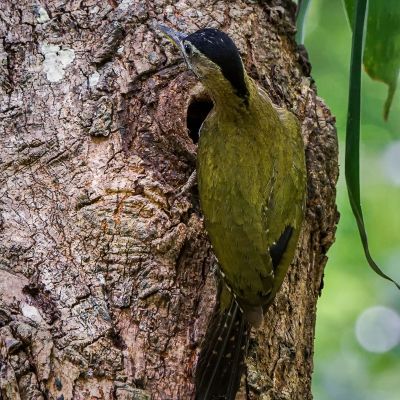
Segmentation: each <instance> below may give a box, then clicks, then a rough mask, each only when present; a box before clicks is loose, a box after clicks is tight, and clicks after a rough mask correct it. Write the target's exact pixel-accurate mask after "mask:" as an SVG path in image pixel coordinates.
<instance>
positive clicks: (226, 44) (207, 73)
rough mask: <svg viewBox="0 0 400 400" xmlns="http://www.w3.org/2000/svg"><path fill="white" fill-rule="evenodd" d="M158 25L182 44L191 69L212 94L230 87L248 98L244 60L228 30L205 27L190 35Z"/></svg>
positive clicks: (180, 48) (244, 97) (167, 34)
mask: <svg viewBox="0 0 400 400" xmlns="http://www.w3.org/2000/svg"><path fill="white" fill-rule="evenodd" d="M158 27H159V29H160V30H161V31H162V32H163V33H164V35H165V36H166V37H167V38H168V39H169V40H170V41H171V42H172V43H174V44H175V45H176V46H177V47H178V49H179V50H180V51H181V53H182V56H183V58H184V59H185V61H186V64H187V66H188V68H189V69H190V70H191V71H193V72H194V74H195V75H196V76H197V77H198V78H199V79H200V81H201V82H202V83H203V84H204V85H205V86H206V88H207V89H208V90H210V92H211V93H213V92H214V94H216V93H217V92H218V91H221V90H222V91H224V92H228V91H229V90H230V91H231V92H233V93H234V94H235V95H236V96H238V97H239V98H241V99H243V100H245V101H247V97H248V96H249V91H248V88H247V85H246V79H245V71H244V67H243V63H242V60H241V58H240V54H239V51H238V49H237V47H236V45H235V43H234V42H233V40H232V39H231V38H230V37H229V36H228V35H227V34H226V33H225V32H222V31H220V30H218V29H211V28H205V29H200V30H198V31H196V32H194V33H191V34H189V35H188V34H185V33H182V32H178V31H176V30H174V29H171V28H169V27H167V26H164V25H159V26H158Z"/></svg>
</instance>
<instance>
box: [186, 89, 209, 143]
mask: <svg viewBox="0 0 400 400" xmlns="http://www.w3.org/2000/svg"><path fill="white" fill-rule="evenodd" d="M212 108H213V102H212V101H211V99H210V98H209V97H201V98H193V99H192V101H191V102H190V104H189V107H188V109H187V117H186V124H187V128H188V130H189V136H190V138H191V139H192V140H193V143H197V142H198V141H199V131H200V128H201V124H202V123H203V122H204V120H205V119H206V117H207V115H208V113H209V112H210V111H211V109H212Z"/></svg>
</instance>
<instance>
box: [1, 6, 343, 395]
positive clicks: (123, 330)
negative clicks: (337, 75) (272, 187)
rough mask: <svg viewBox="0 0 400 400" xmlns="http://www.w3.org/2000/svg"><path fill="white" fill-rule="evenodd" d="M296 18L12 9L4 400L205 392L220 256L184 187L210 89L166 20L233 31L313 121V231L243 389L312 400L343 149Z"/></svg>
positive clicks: (4, 140)
mask: <svg viewBox="0 0 400 400" xmlns="http://www.w3.org/2000/svg"><path fill="white" fill-rule="evenodd" d="M32 4H33V5H32ZM293 18H294V5H293V4H292V3H291V2H290V1H286V0H275V1H272V0H271V1H260V2H257V1H221V0H214V1H211V0H201V1H200V0H182V1H167V0H155V1H145V0H136V1H135V0H123V1H120V0H109V1H95V0H92V1H91V0H86V1H77V0H76V1H68V2H67V1H63V0H51V1H50V0H49V1H45V0H42V1H40V2H39V1H38V2H37V3H32V2H30V1H27V0H21V1H19V2H15V1H12V0H3V1H2V6H1V9H0V84H1V91H2V92H1V109H0V118H1V125H0V127H1V132H0V134H1V136H0V143H1V153H0V160H1V165H0V171H1V172H0V182H1V183H0V398H1V397H2V398H3V399H12V400H17V399H58V400H61V399H64V400H67V399H149V398H152V399H190V398H191V396H192V394H193V369H194V366H195V364H196V357H197V355H198V351H199V345H200V343H201V339H202V337H203V335H204V331H205V328H206V325H207V321H208V319H209V317H210V315H211V312H212V309H213V306H214V302H215V291H216V289H215V281H214V275H213V271H212V270H213V268H212V267H213V264H214V262H215V260H214V257H213V254H212V250H211V248H210V244H209V241H208V239H207V235H206V232H205V231H204V229H203V225H202V216H201V212H200V210H199V204H198V198H197V193H196V190H195V189H194V190H192V191H189V192H188V193H185V194H183V195H181V196H178V197H176V196H175V195H176V193H178V191H179V189H180V187H181V186H182V185H183V184H184V183H185V182H186V180H187V178H188V177H189V175H190V174H191V172H192V171H193V169H194V167H195V158H196V145H195V144H194V143H193V141H192V138H191V137H190V135H189V134H188V130H187V127H186V117H187V109H188V105H189V104H190V102H192V101H194V100H193V99H196V98H198V97H199V96H200V97H202V96H203V97H204V95H203V94H202V89H201V87H200V86H199V84H198V83H197V82H196V80H195V79H194V78H193V76H191V75H190V73H188V72H187V71H186V70H185V67H184V65H183V64H182V62H181V60H180V58H179V55H178V53H177V52H176V51H175V50H174V49H173V48H172V46H171V45H169V44H167V43H166V41H165V39H163V38H162V37H161V35H160V34H159V32H157V31H156V30H155V29H154V28H153V26H154V25H153V24H154V23H155V22H156V21H159V22H164V23H167V24H170V25H171V26H174V27H176V28H178V29H181V30H183V31H188V32H192V31H194V30H196V29H198V28H200V27H204V26H208V27H218V28H221V29H223V30H225V31H226V32H228V33H229V34H230V35H231V36H232V37H233V39H234V40H235V42H236V43H237V45H238V46H239V48H240V50H241V52H242V55H243V58H244V61H245V65H246V69H247V70H248V71H249V72H250V73H251V75H252V76H253V77H254V78H255V79H257V80H258V81H259V82H260V84H262V85H263V86H264V87H265V88H266V89H267V91H268V92H269V93H270V96H271V97H272V99H273V101H274V102H275V103H276V104H279V105H284V106H286V107H288V108H290V109H291V110H293V112H294V113H295V114H297V116H298V117H299V119H300V120H301V121H302V126H303V135H304V143H305V148H306V155H307V166H308V174H309V175H308V202H307V216H306V222H305V224H304V229H303V233H302V236H301V240H300V243H299V249H298V255H297V258H296V260H295V262H294V263H293V265H292V267H291V268H290V271H289V274H288V276H287V278H286V280H285V283H284V285H283V288H282V290H281V291H280V293H279V294H278V296H277V298H276V301H275V303H274V305H273V307H271V309H270V310H269V312H268V314H267V316H266V318H265V323H264V326H263V327H262V329H260V330H258V331H257V332H254V334H253V338H252V341H251V348H250V354H249V357H248V368H247V373H246V376H245V377H244V379H243V388H242V391H241V394H240V396H238V397H240V398H242V399H275V400H277V399H281V400H282V399H287V400H289V399H290V400H293V399H299V400H305V399H310V398H311V393H310V381H311V372H312V356H313V336H314V324H315V311H316V300H317V297H318V294H319V291H320V289H321V285H322V276H323V267H324V264H325V262H326V256H325V253H326V251H327V249H328V248H329V246H330V245H331V243H332V242H333V238H334V231H335V224H336V221H337V212H336V208H335V184H336V180H337V174H338V163H337V141H336V133H335V128H334V118H333V117H332V116H331V114H330V112H329V110H328V109H327V108H326V106H325V105H324V103H323V102H322V100H321V99H319V98H318V97H317V96H316V90H315V87H314V85H313V82H312V79H311V78H310V77H309V65H308V63H307V61H306V58H305V57H304V55H302V53H301V52H299V50H298V49H297V48H296V45H295V42H294V38H293V34H294V26H293ZM192 136H193V135H192Z"/></svg>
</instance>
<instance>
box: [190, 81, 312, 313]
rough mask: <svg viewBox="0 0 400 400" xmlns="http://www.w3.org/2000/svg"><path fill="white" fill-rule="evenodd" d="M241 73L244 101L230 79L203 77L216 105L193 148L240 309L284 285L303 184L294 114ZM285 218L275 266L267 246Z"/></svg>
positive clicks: (215, 241)
mask: <svg viewBox="0 0 400 400" xmlns="http://www.w3.org/2000/svg"><path fill="white" fill-rule="evenodd" d="M215 79H216V80H219V79H221V77H219V76H218V75H216V76H215ZM246 81H247V82H246V83H247V85H248V88H249V93H250V95H249V99H248V105H245V104H244V102H243V101H242V100H241V99H240V98H238V97H236V96H234V94H233V93H232V89H231V88H230V87H229V86H228V87H226V88H225V90H221V89H220V88H219V86H221V85H220V84H218V83H216V82H212V81H211V79H210V78H209V80H208V81H206V88H208V89H209V90H210V92H211V95H212V97H213V100H214V109H213V110H212V112H211V113H210V115H209V116H208V117H207V119H206V120H205V122H204V124H203V126H202V129H201V133H200V140H199V147H198V155H197V156H198V161H197V176H198V185H199V193H200V202H201V208H202V211H203V213H204V219H205V225H206V229H207V232H208V234H209V236H210V240H211V243H212V245H213V249H214V251H215V254H216V256H217V258H218V261H219V264H220V266H221V269H222V270H223V272H224V273H225V279H226V281H227V283H228V284H229V286H230V287H231V288H232V289H233V291H234V293H235V294H236V296H237V297H238V300H239V304H240V305H241V306H242V307H243V308H245V310H246V308H257V307H260V306H265V305H267V304H268V303H270V301H271V300H272V299H273V297H274V295H275V293H276V291H277V290H278V289H279V287H280V286H281V283H282V280H283V278H284V276H285V274H286V271H287V269H288V267H289V265H290V263H291V261H292V259H293V256H294V252H295V249H296V246H297V240H298V236H299V233H300V227H301V223H302V220H303V214H304V201H305V188H306V170H305V160H304V150H303V148H304V146H303V141H302V137H301V133H300V126H299V123H298V121H297V120H296V118H295V117H294V116H293V115H292V114H291V113H289V112H288V111H285V110H282V109H278V108H276V107H274V106H273V105H272V103H271V101H270V99H269V98H268V96H267V95H266V93H265V92H263V91H261V90H260V89H259V88H258V87H257V86H256V84H255V83H254V82H253V81H252V80H250V78H248V77H247V76H246ZM214 88H218V89H217V90H215V89H214ZM226 97H228V99H227V98H226ZM227 105H229V107H227ZM287 226H291V227H293V233H292V235H291V237H290V240H289V242H288V246H287V248H286V250H285V251H284V253H283V256H282V259H281V262H280V263H279V265H278V266H277V268H276V270H275V271H274V269H273V265H272V260H271V256H270V253H269V249H270V247H271V246H272V245H273V244H274V242H276V241H277V240H278V239H279V237H280V236H281V234H282V233H283V231H284V229H285V227H287Z"/></svg>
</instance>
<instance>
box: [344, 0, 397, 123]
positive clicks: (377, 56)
mask: <svg viewBox="0 0 400 400" xmlns="http://www.w3.org/2000/svg"><path fill="white" fill-rule="evenodd" d="M344 3H345V8H346V11H347V16H348V18H349V21H350V22H351V26H352V28H353V30H354V24H353V21H354V11H355V3H356V0H344ZM363 61H364V67H365V71H366V72H367V74H368V75H369V76H370V77H371V78H372V79H376V80H379V81H382V82H384V83H386V84H387V85H388V86H389V91H388V97H387V99H386V102H385V105H384V110H383V116H384V118H385V120H387V118H388V116H389V110H390V106H391V104H392V100H393V96H394V94H395V92H396V86H397V80H398V76H399V71H400V3H399V0H370V1H369V2H368V21H367V35H366V39H365V49H364V60H363Z"/></svg>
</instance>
